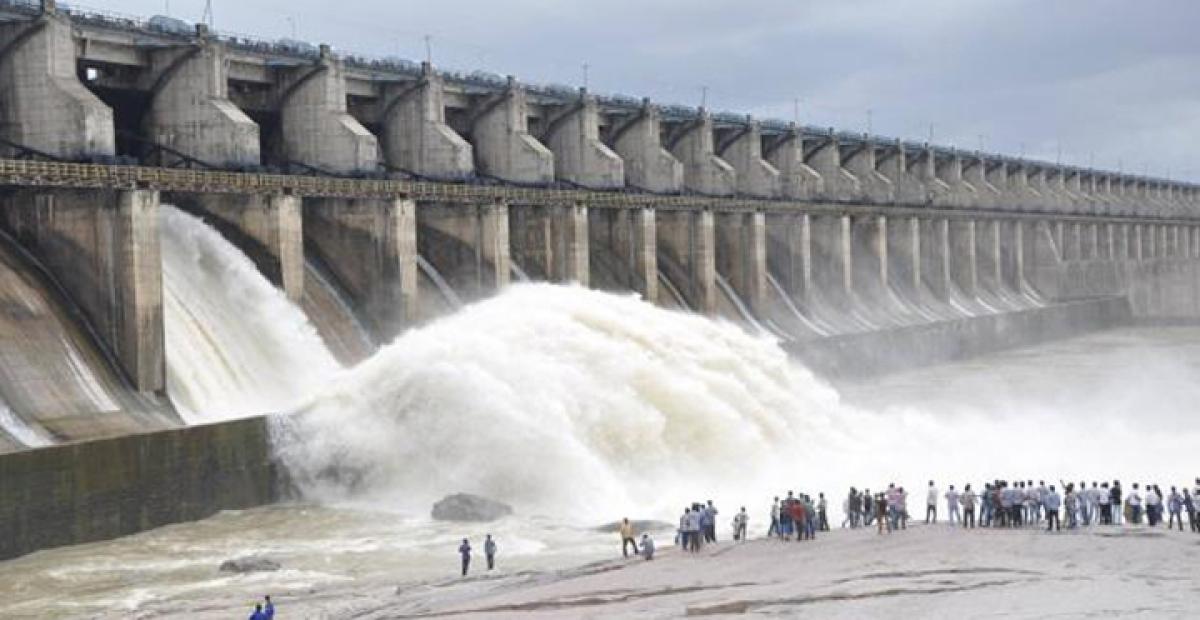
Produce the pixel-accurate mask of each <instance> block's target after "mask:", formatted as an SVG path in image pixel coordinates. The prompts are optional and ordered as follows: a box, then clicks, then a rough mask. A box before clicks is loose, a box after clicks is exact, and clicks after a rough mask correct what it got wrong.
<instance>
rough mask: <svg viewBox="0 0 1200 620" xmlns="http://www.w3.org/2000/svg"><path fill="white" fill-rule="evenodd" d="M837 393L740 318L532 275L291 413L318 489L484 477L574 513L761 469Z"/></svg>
mask: <svg viewBox="0 0 1200 620" xmlns="http://www.w3.org/2000/svg"><path fill="white" fill-rule="evenodd" d="M836 407H837V396H836V394H835V393H834V392H833V391H832V390H831V389H830V388H828V387H826V386H824V385H823V384H821V383H820V382H818V381H817V380H816V379H815V378H814V377H813V376H812V375H811V374H810V373H809V372H808V371H806V370H804V369H802V368H799V367H797V366H795V365H793V364H791V363H790V362H789V361H788V359H787V357H786V355H785V354H784V353H783V351H781V350H780V349H779V348H778V347H777V346H776V345H775V343H774V342H773V341H771V340H768V339H765V338H760V337H756V336H751V335H749V334H747V333H746V332H744V331H743V330H742V329H741V328H739V327H737V326H734V325H731V324H726V323H720V322H714V321H711V320H709V319H705V318H701V317H698V316H695V315H689V314H680V313H675V312H670V311H667V310H663V309H661V308H658V307H656V306H654V305H651V304H647V303H645V302H643V301H641V300H639V299H637V298H636V297H634V296H620V295H612V294H608V293H602V292H598V291H591V290H587V289H583V288H579V287H563V286H553V285H548V284H528V285H517V286H513V287H511V288H509V289H508V290H507V291H505V292H503V293H501V294H500V295H499V296H497V297H494V298H492V299H489V300H486V301H482V302H479V303H477V304H474V305H471V306H468V307H466V308H464V309H463V310H462V311H460V312H458V313H456V314H454V315H453V316H450V317H447V318H445V319H443V320H440V321H437V322H435V323H433V324H431V325H429V326H426V327H424V328H421V329H417V330H413V331H410V332H408V333H406V334H405V335H403V336H401V337H400V338H398V339H397V340H396V341H395V342H393V343H392V344H390V345H388V346H386V347H384V348H382V349H381V350H380V351H379V352H378V353H377V354H376V355H375V356H373V357H372V358H370V359H369V360H367V361H365V362H363V363H362V364H361V365H360V366H358V367H357V368H355V369H353V370H352V371H350V372H347V373H346V374H345V375H343V376H341V377H340V378H339V379H338V380H336V381H335V382H334V383H332V384H331V385H329V386H328V387H327V389H326V390H324V391H323V392H322V393H321V394H320V395H319V396H317V397H316V400H315V402H314V404H313V405H312V406H311V407H309V408H307V409H306V410H305V411H303V412H301V413H300V414H298V415H296V416H292V417H291V418H289V419H288V420H286V421H285V425H286V427H287V429H286V430H287V432H286V433H284V438H283V440H282V441H281V444H280V445H281V449H282V451H283V454H284V456H285V458H286V462H287V463H288V465H289V466H290V468H291V469H292V470H293V472H294V473H295V474H298V476H299V478H300V479H301V480H302V481H303V482H305V483H306V487H305V488H306V489H307V490H308V491H309V492H310V493H311V494H313V495H314V496H316V497H323V498H342V497H346V496H347V494H346V489H347V488H348V487H349V486H353V487H354V489H353V492H352V493H350V494H349V495H350V496H351V497H361V496H367V497H372V498H376V499H380V500H383V501H388V502H391V501H402V502H404V503H409V502H416V503H417V504H418V505H424V506H428V504H427V503H425V502H426V501H427V500H429V499H431V498H435V497H438V496H440V495H442V494H445V493H449V492H455V491H468V492H476V493H481V494H484V495H488V496H491V497H497V498H500V499H504V500H506V501H511V502H515V503H518V504H521V505H523V506H527V507H536V508H537V509H539V510H550V511H556V512H557V510H555V509H559V510H561V511H562V512H569V511H570V510H572V503H573V502H577V501H579V500H581V499H583V498H594V499H596V500H598V501H603V502H604V504H605V505H606V506H608V507H610V508H613V509H616V508H617V507H633V506H639V507H641V508H642V509H643V510H646V509H647V507H648V506H649V505H657V504H659V503H660V502H661V501H665V500H666V499H668V498H669V499H670V505H671V506H674V505H675V504H676V502H677V501H682V500H680V499H679V498H680V497H696V496H695V495H692V494H694V493H697V492H700V491H701V489H713V490H715V489H740V488H746V487H747V485H749V486H751V487H753V486H755V485H756V484H758V483H759V482H762V480H761V479H760V477H759V476H758V475H754V474H755V473H756V472H764V471H767V472H769V471H771V470H772V468H774V467H776V464H775V459H777V458H778V457H779V455H780V454H781V450H785V449H788V446H791V445H795V444H797V443H799V442H801V441H803V439H804V437H805V436H806V435H807V434H811V433H812V432H813V431H814V425H813V423H812V421H813V420H825V419H828V418H829V413H830V412H831V410H833V409H835V408H836ZM331 471H336V472H337V478H336V479H335V480H330V479H329V473H330V472H331ZM700 481H703V483H702V484H697V483H698V482H700ZM350 483H352V484H350ZM672 489H674V490H675V491H677V492H674V493H673V492H671V491H672Z"/></svg>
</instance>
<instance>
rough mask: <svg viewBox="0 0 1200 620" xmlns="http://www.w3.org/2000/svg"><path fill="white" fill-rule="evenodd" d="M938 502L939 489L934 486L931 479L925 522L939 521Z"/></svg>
mask: <svg viewBox="0 0 1200 620" xmlns="http://www.w3.org/2000/svg"><path fill="white" fill-rule="evenodd" d="M937 502H938V490H937V487H935V486H933V481H932V480H930V481H929V493H928V494H927V495H926V498H925V524H926V525H928V524H930V523H937Z"/></svg>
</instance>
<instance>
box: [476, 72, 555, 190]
mask: <svg viewBox="0 0 1200 620" xmlns="http://www.w3.org/2000/svg"><path fill="white" fill-rule="evenodd" d="M475 114H476V116H475V118H474V119H473V122H472V127H471V140H472V142H473V143H474V145H475V163H476V165H477V166H478V169H479V172H481V173H483V174H486V175H488V176H493V177H496V178H499V179H503V180H505V181H512V182H515V183H535V184H541V183H549V182H551V181H553V180H554V154H553V153H551V152H550V149H548V148H546V147H545V146H544V145H543V144H542V143H541V142H538V141H537V140H536V139H534V137H533V136H531V135H529V118H528V114H529V111H528V110H527V106H526V103H525V90H524V89H522V88H521V87H520V86H519V85H518V84H517V83H516V80H514V79H512V78H509V80H508V86H507V87H506V88H505V89H504V91H503V92H500V93H496V94H495V95H492V96H491V97H489V98H487V99H486V100H484V101H483V102H481V103H480V104H479V109H478V110H477V111H476V112H475Z"/></svg>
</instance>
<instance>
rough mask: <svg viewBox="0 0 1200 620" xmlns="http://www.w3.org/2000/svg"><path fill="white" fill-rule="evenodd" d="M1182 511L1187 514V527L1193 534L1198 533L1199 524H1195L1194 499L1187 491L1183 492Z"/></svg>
mask: <svg viewBox="0 0 1200 620" xmlns="http://www.w3.org/2000/svg"><path fill="white" fill-rule="evenodd" d="M1183 509H1184V510H1186V511H1187V513H1188V526H1189V527H1191V528H1192V531H1193V532H1200V523H1197V522H1196V497H1195V496H1193V495H1192V494H1191V493H1189V492H1188V490H1187V489H1184V490H1183Z"/></svg>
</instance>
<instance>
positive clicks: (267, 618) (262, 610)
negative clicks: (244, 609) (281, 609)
mask: <svg viewBox="0 0 1200 620" xmlns="http://www.w3.org/2000/svg"><path fill="white" fill-rule="evenodd" d="M274 618H275V603H272V602H271V597H270V596H264V597H263V602H262V603H259V604H257V605H255V606H254V611H253V612H251V613H250V620H274Z"/></svg>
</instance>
